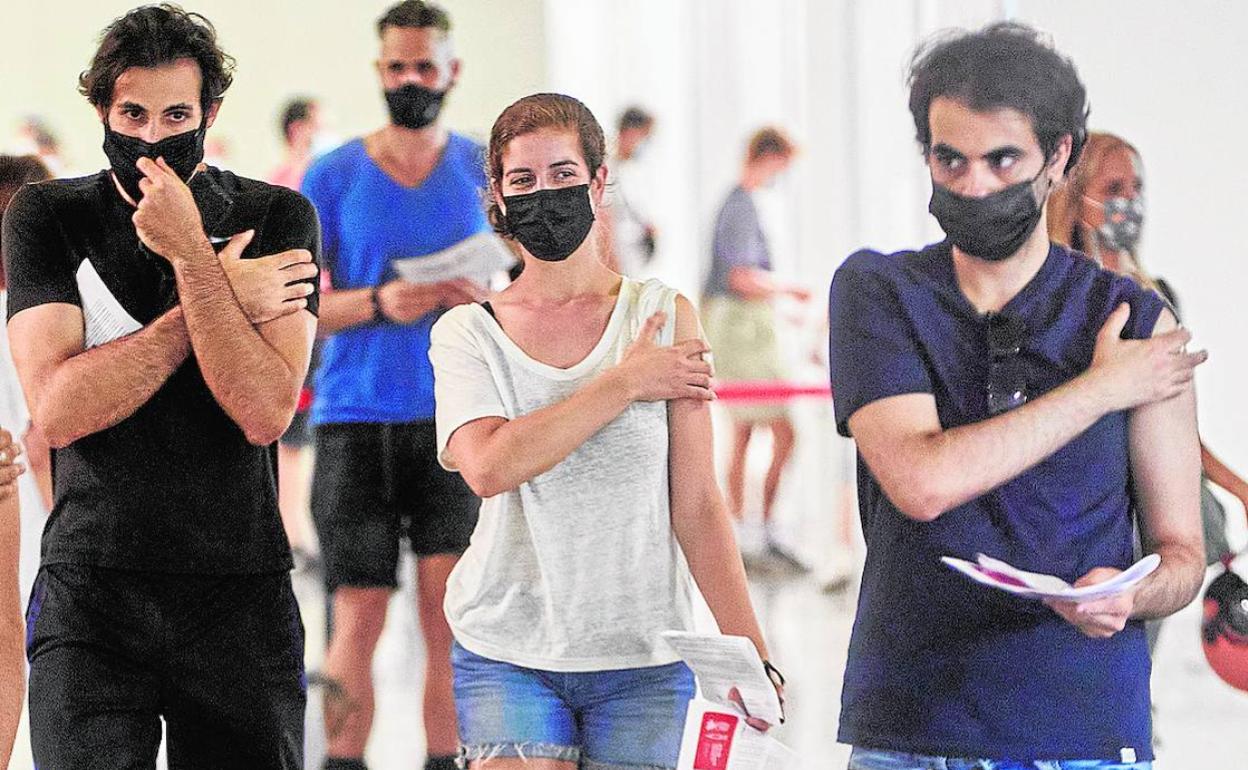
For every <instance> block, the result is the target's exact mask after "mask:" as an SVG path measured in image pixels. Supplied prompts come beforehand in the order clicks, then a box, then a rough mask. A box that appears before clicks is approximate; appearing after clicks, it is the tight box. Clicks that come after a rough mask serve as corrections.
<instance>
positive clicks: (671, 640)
mask: <svg viewBox="0 0 1248 770" xmlns="http://www.w3.org/2000/svg"><path fill="white" fill-rule="evenodd" d="M662 637H663V640H664V641H666V642H667V643H668V644H670V645H671V646H672V649H673V650H675V651H676V654H677V655H679V656H680V657H682V658H684V660H685V663H686V664H687V665H688V666H689V668H691V669H693V675H694V676H696V677H697V678H698V686H699V687H701V688H702V695H703V696H704V697H706V698H709V699H710V700H712V701H714V702H716V703H721V704H723V705H725V706H727V705H728V704H729V703H730V701H729V700H728V691H729V690H731V689H732V688H733V687H736V688H737V689H738V690H739V691H740V692H741V700H742V701H744V702H745V708H746V710H747V711H749V712H750V716H751V717H755V718H757V719H762V720H763V721H765V722H769V723H771V724H773V725H778V724H780V717H781V716H782V715H783V714H782V712H781V710H780V698H779V697H778V696H777V695H776V688H775V687H774V686H773V685H772V684H771V680H770V679H768V678H767V672H766V671H764V670H763V660H762V658H760V657H758V650H757V649H755V647H754V643H753V642H751V641H750V640H749V639H746V638H745V637H744V636H724V635H722V634H693V633H689V632H686V631H664V632H663V634H662Z"/></svg>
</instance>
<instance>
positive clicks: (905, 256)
mask: <svg viewBox="0 0 1248 770" xmlns="http://www.w3.org/2000/svg"><path fill="white" fill-rule="evenodd" d="M925 255H926V251H899V252H895V253H893V254H885V253H883V252H880V251H875V250H874V249H859V250H858V251H855V252H854V253H853V254H850V255H849V256H848V257H846V258H845V261H844V262H842V263H841V265H840V267H838V268H837V269H836V272H835V273H834V274H833V277H832V283H833V285H836V284H837V283H838V282H840V283H845V282H848V283H854V284H857V283H881V282H885V283H893V282H895V281H897V280H898V279H899V277H900V276H901V275H902V274H903V273H904V272H905V269H906V268H907V267H914V266H918V265H919V264H920V263H922V262H923V261H924V258H925Z"/></svg>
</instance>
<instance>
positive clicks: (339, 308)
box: [317, 287, 374, 337]
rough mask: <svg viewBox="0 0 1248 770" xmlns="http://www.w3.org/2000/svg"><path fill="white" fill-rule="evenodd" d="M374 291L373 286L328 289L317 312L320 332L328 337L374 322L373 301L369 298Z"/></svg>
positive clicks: (318, 330)
mask: <svg viewBox="0 0 1248 770" xmlns="http://www.w3.org/2000/svg"><path fill="white" fill-rule="evenodd" d="M372 292H373V289H372V287H365V288H363V289H338V290H335V291H326V292H325V293H324V294H323V295H322V296H321V306H320V310H319V311H318V312H317V317H318V320H319V323H318V325H317V332H318V334H320V335H321V336H323V337H328V336H329V335H331V334H337V333H338V332H340V331H342V330H343V329H349V328H351V327H352V326H360V325H362V324H366V323H372V322H373V320H374V314H373V303H372V300H371V299H370V298H369V297H370V295H371V294H372Z"/></svg>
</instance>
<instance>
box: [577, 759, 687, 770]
mask: <svg viewBox="0 0 1248 770" xmlns="http://www.w3.org/2000/svg"><path fill="white" fill-rule="evenodd" d="M674 768H675V765H616V764H612V763H610V762H595V761H594V760H592V759H589V758H585V759H582V760H581V767H580V770H674Z"/></svg>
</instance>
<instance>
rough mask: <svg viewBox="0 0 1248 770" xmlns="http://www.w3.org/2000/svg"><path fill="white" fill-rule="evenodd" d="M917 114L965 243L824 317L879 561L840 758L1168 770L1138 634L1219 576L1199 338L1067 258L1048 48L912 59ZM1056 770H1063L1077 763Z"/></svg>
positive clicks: (912, 769) (860, 618)
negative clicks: (1132, 569)
mask: <svg viewBox="0 0 1248 770" xmlns="http://www.w3.org/2000/svg"><path fill="white" fill-rule="evenodd" d="M910 88H911V92H910V109H911V112H912V113H913V115H914V120H915V126H916V128H917V131H918V139H919V143H920V144H921V145H922V148H923V152H924V157H925V158H926V160H927V165H928V170H929V171H930V173H931V176H932V188H933V192H932V199H931V205H930V209H929V210H930V211H931V213H932V214H933V215H934V216H935V217H936V219H937V221H938V222H939V223H940V225H941V227H942V229H943V230H944V231H945V233H946V235H947V236H948V237H947V239H946V240H945V241H943V242H941V243H938V244H935V245H932V246H928V247H927V248H924V249H922V250H920V251H911V252H902V253H899V254H892V255H882V254H878V253H874V252H867V251H864V252H859V253H857V254H854V255H853V256H851V257H850V258H849V259H848V260H847V261H846V262H845V263H844V264H843V265H842V266H841V268H840V269H839V270H838V271H837V274H836V277H835V278H834V280H833V282H832V290H831V303H830V316H831V317H830V326H831V364H832V386H833V389H834V392H835V399H836V417H837V424H838V429H839V430H840V431H841V432H842V433H843V434H845V435H852V436H853V437H854V439H855V440H856V442H857V446H858V452H859V472H858V475H859V479H858V481H859V509H860V513H861V516H862V522H863V527H864V533H865V537H866V541H867V557H866V564H865V567H864V571H863V578H862V590H861V594H860V597H859V604H858V612H857V617H856V620H855V623H854V630H853V636H852V639H851V641H850V648H849V662H848V666H847V669H846V672H845V684H844V689H843V695H842V699H843V704H842V714H841V724H840V734H839V739H840V740H841V741H843V742H846V743H850V744H853V745H854V747H855V749H854V753H853V756H852V759H851V761H850V767H851V768H853V769H854V770H877V769H879V768H888V769H889V770H918V769H919V768H934V767H941V768H945V767H947V768H993V770H1005V769H1007V768H1011V769H1013V768H1029V769H1030V768H1035V769H1039V768H1052V767H1059V766H1060V767H1062V768H1067V767H1079V768H1110V767H1112V768H1148V767H1151V761H1152V746H1151V740H1152V739H1151V725H1150V718H1149V683H1148V679H1149V668H1150V666H1149V659H1148V650H1147V647H1146V644H1145V638H1144V627H1143V620H1144V619H1146V618H1157V617H1162V616H1164V615H1168V614H1171V613H1173V612H1175V611H1176V610H1178V609H1179V608H1181V607H1182V606H1184V605H1185V604H1187V603H1188V602H1189V601H1191V599H1192V598H1193V597H1194V596H1195V595H1196V592H1197V590H1198V589H1199V587H1200V584H1201V579H1202V577H1203V574H1204V569H1203V568H1204V562H1203V554H1202V550H1201V529H1200V500H1199V480H1200V452H1199V445H1198V443H1197V438H1196V417H1195V401H1194V397H1193V395H1192V388H1191V379H1192V372H1193V368H1194V367H1195V366H1196V365H1198V364H1199V363H1200V362H1202V361H1203V360H1204V358H1205V356H1204V354H1203V353H1188V352H1187V351H1186V349H1185V347H1184V345H1185V343H1186V342H1187V340H1188V339H1189V335H1188V334H1187V332H1186V331H1184V330H1182V329H1179V328H1178V326H1177V322H1176V321H1175V318H1174V316H1173V314H1172V313H1171V312H1170V311H1169V310H1168V309H1166V308H1165V306H1164V304H1163V303H1162V301H1161V300H1160V299H1159V298H1158V297H1157V296H1156V295H1155V294H1154V293H1152V292H1149V291H1145V290H1143V289H1141V288H1140V287H1139V286H1137V285H1136V284H1135V283H1133V282H1132V281H1130V280H1128V279H1124V278H1121V277H1118V276H1115V275H1114V274H1112V273H1110V272H1107V271H1104V270H1101V269H1099V268H1098V267H1097V265H1096V264H1095V263H1093V262H1092V261H1091V260H1089V259H1088V258H1086V257H1085V256H1083V255H1082V254H1079V253H1077V252H1073V251H1071V250H1069V249H1067V248H1065V247H1063V246H1061V245H1058V244H1051V243H1050V242H1049V240H1048V237H1047V232H1046V227H1045V224H1044V202H1045V200H1046V198H1047V196H1048V194H1049V192H1050V191H1051V190H1052V189H1053V187H1054V186H1055V185H1057V184H1060V183H1062V180H1063V178H1064V177H1065V175H1066V173H1067V172H1069V170H1070V168H1071V167H1072V166H1073V165H1074V163H1075V162H1076V161H1077V160H1078V156H1079V151H1080V149H1081V146H1082V144H1083V140H1084V137H1085V136H1086V128H1085V125H1086V116H1087V100H1086V92H1085V90H1084V88H1083V85H1082V84H1081V83H1080V82H1079V79H1078V75H1077V73H1076V72H1075V69H1074V66H1073V65H1072V64H1071V62H1070V61H1069V60H1068V59H1066V58H1065V57H1064V56H1062V55H1061V54H1059V53H1058V52H1056V51H1054V50H1053V49H1052V48H1051V47H1050V46H1049V45H1048V44H1047V42H1046V41H1044V40H1043V39H1042V38H1041V37H1040V36H1039V35H1038V34H1037V33H1036V32H1035V31H1034V30H1031V29H1029V28H1027V27H1024V26H1021V25H1017V24H1009V23H1003V24H997V25H994V26H990V27H988V28H986V29H984V30H981V31H979V32H975V33H959V34H956V35H953V36H945V37H942V38H939V39H937V40H935V41H934V42H932V43H930V44H929V45H927V46H926V47H924V48H922V49H921V50H920V51H919V52H918V54H917V55H916V56H915V58H914V60H913V63H912V69H911V74H910ZM1135 519H1138V524H1139V530H1140V532H1141V533H1142V539H1143V546H1144V549H1145V551H1147V552H1151V553H1156V554H1158V555H1159V556H1160V557H1161V566H1160V567H1159V568H1158V569H1157V571H1156V572H1154V573H1153V574H1152V575H1151V576H1149V577H1148V578H1146V579H1145V580H1144V581H1143V582H1141V583H1139V584H1138V585H1137V586H1136V587H1135V588H1134V590H1131V591H1128V592H1125V593H1122V594H1119V595H1117V596H1113V597H1111V598H1107V599H1101V600H1099V601H1091V602H1084V603H1082V604H1070V603H1057V602H1048V603H1042V602H1039V601H1035V600H1027V599H1022V598H1018V597H1015V596H1013V595H1011V594H1006V593H1003V592H999V591H996V590H994V589H991V588H987V587H984V586H981V585H978V584H976V583H973V582H971V581H969V580H967V579H966V578H964V577H962V576H961V575H958V574H956V573H954V572H952V571H951V570H949V569H947V568H946V567H945V566H944V565H942V564H941V561H940V557H941V556H954V557H959V558H963V559H970V560H974V559H975V557H976V555H977V554H980V553H982V554H986V555H988V556H991V557H995V558H998V559H1001V560H1004V561H1006V562H1008V563H1010V564H1012V565H1015V566H1017V567H1020V568H1022V569H1025V570H1030V571H1034V572H1043V573H1049V574H1055V575H1057V576H1059V577H1061V578H1062V579H1064V580H1066V581H1068V582H1073V583H1076V584H1080V585H1084V584H1091V583H1097V582H1101V581H1104V580H1106V579H1108V578H1109V577H1111V576H1113V575H1115V574H1117V573H1118V572H1120V571H1121V570H1123V569H1125V568H1126V567H1127V566H1129V565H1130V564H1131V563H1132V561H1133V558H1134V557H1133V532H1134V530H1135V526H1134V524H1135ZM1058 763H1060V765H1059V764H1058Z"/></svg>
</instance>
